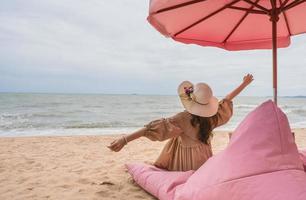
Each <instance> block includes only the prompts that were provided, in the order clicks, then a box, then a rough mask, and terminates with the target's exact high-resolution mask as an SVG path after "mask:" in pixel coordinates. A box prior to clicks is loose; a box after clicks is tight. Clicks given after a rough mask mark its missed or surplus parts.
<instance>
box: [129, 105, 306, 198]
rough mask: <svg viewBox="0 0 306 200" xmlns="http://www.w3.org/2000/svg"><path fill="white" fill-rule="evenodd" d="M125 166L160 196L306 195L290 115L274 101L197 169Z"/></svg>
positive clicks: (257, 111) (305, 176)
mask: <svg viewBox="0 0 306 200" xmlns="http://www.w3.org/2000/svg"><path fill="white" fill-rule="evenodd" d="M127 168H128V171H129V172H130V173H131V175H132V176H133V178H134V179H135V180H136V182H137V183H138V184H139V185H140V186H141V187H143V188H144V189H145V190H147V191H148V192H150V193H151V194H153V195H154V196H156V197H157V198H159V199H162V200H163V199H165V200H166V199H167V200H171V199H175V200H201V199H203V200H306V173H305V172H304V168H303V163H302V161H301V159H300V155H299V152H298V150H297V147H296V145H295V143H294V140H293V136H292V134H291V130H290V127H289V123H288V120H287V117H286V115H285V114H284V113H283V112H282V111H281V110H280V109H279V108H278V107H277V106H276V105H275V104H274V103H273V102H272V101H267V102H265V103H263V104H262V105H260V106H259V107H257V108H256V109H255V110H254V111H252V112H251V113H249V114H248V116H247V117H246V118H245V119H244V120H243V121H242V122H241V124H240V125H239V126H238V127H237V129H236V130H235V131H234V133H233V135H232V138H231V141H230V143H229V145H228V147H227V148H226V149H225V150H224V151H222V152H220V153H218V154H217V155H214V156H213V157H211V158H210V159H209V160H207V161H206V163H204V164H203V165H202V166H201V167H200V168H199V169H198V170H197V171H195V172H194V173H192V172H167V171H164V170H160V169H158V173H156V170H155V169H154V170H153V171H152V170H150V168H149V167H148V166H144V165H132V164H131V165H127ZM139 168H142V170H138V169H139ZM151 169H152V168H151ZM188 173H189V174H188ZM171 174H172V175H174V176H171ZM188 176H189V177H188ZM182 177H183V178H182Z"/></svg>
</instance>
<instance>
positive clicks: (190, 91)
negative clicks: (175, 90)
mask: <svg viewBox="0 0 306 200" xmlns="http://www.w3.org/2000/svg"><path fill="white" fill-rule="evenodd" d="M184 90H185V94H186V95H187V96H188V97H189V98H190V99H191V94H192V93H193V87H184Z"/></svg>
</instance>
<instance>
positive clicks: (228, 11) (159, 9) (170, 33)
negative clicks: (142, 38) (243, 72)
mask: <svg viewBox="0 0 306 200" xmlns="http://www.w3.org/2000/svg"><path fill="white" fill-rule="evenodd" d="M148 21H149V22H150V23H151V24H152V25H153V26H154V27H155V28H156V29H157V30H158V31H159V32H160V33H162V34H163V35H165V36H167V37H171V38H173V39H174V40H176V41H179V42H183V43H186V44H197V45H201V46H214V47H219V48H223V49H226V50H231V51H235V50H251V49H273V88H274V101H275V102H277V48H279V47H287V46H289V45H290V36H292V35H297V34H301V33H305V32H306V0H151V1H150V8H149V17H148Z"/></svg>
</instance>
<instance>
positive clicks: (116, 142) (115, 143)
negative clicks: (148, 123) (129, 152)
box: [107, 136, 127, 152]
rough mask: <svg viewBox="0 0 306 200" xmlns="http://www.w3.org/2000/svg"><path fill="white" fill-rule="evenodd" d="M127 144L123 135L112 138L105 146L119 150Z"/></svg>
mask: <svg viewBox="0 0 306 200" xmlns="http://www.w3.org/2000/svg"><path fill="white" fill-rule="evenodd" d="M126 144H127V141H126V139H125V138H124V136H123V137H121V138H118V139H116V140H114V141H113V142H112V143H111V144H110V145H109V146H107V147H108V148H109V149H110V150H112V151H115V152H118V151H120V150H121V149H122V148H123V147H124V145H126Z"/></svg>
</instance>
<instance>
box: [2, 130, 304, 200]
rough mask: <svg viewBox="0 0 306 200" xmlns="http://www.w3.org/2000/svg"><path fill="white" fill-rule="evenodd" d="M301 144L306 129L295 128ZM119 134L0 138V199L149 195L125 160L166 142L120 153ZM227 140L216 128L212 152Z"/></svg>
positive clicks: (154, 152)
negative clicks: (115, 144)
mask: <svg viewBox="0 0 306 200" xmlns="http://www.w3.org/2000/svg"><path fill="white" fill-rule="evenodd" d="M294 131H295V135H296V141H297V145H298V147H299V148H306V129H298V130H294ZM115 137H118V136H71V137H15V138H0V199H1V200H13V199H22V200H26V199H65V200H67V199H105V200H107V199H119V200H121V199H122V200H134V199H135V200H137V199H139V200H140V199H154V198H153V197H152V196H151V195H149V194H148V193H146V192H145V191H143V190H142V189H141V188H140V187H138V186H137V185H136V184H135V183H133V180H132V179H131V177H130V176H129V174H128V173H127V172H126V170H125V168H124V163H127V162H144V161H147V162H153V161H154V159H155V158H156V157H157V156H158V154H159V152H160V150H161V149H162V147H163V145H164V143H165V142H151V141H150V140H148V139H146V138H141V139H139V140H137V141H133V142H131V143H130V144H129V145H128V146H126V147H125V148H124V149H123V150H122V151H120V152H119V153H114V152H111V151H110V150H109V149H108V148H106V145H108V144H109V143H110V142H111V141H112V140H113V139H114V138H115ZM227 144H228V136H227V133H226V132H218V133H215V137H214V139H213V151H214V153H217V152H219V151H221V150H222V149H224V148H225V147H226V145H227Z"/></svg>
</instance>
